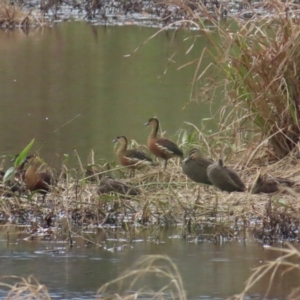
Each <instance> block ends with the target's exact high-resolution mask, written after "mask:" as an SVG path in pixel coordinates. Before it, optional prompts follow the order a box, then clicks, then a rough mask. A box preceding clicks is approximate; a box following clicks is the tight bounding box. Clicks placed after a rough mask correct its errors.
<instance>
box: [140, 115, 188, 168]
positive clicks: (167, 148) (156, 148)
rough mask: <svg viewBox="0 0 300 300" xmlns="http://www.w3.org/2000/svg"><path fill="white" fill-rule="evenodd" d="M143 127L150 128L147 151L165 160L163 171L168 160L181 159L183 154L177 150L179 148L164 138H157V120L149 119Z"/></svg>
mask: <svg viewBox="0 0 300 300" xmlns="http://www.w3.org/2000/svg"><path fill="white" fill-rule="evenodd" d="M144 125H145V126H148V125H149V126H151V127H152V130H151V133H150V135H149V137H148V142H147V144H148V148H149V150H150V151H151V152H152V153H153V154H154V155H155V156H157V157H160V158H162V159H164V160H165V165H164V169H166V168H167V164H168V159H170V158H172V157H174V156H179V157H181V158H183V152H182V151H181V150H180V149H179V147H178V146H177V145H176V144H175V143H173V142H172V141H170V140H168V139H166V138H159V137H157V132H158V129H159V121H158V119H157V118H151V119H149V121H148V122H147V123H145V124H144Z"/></svg>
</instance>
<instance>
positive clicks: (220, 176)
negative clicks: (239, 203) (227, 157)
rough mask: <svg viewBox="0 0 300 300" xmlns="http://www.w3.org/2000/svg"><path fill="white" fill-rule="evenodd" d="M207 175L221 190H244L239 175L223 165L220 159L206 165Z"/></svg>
mask: <svg viewBox="0 0 300 300" xmlns="http://www.w3.org/2000/svg"><path fill="white" fill-rule="evenodd" d="M207 175H208V178H209V180H210V181H211V182H212V184H213V185H214V186H216V187H217V188H218V189H220V190H222V191H227V192H229V193H230V192H244V191H245V189H246V187H245V184H244V183H243V181H242V180H241V178H240V177H239V175H238V174H237V173H236V172H235V171H234V170H232V169H229V168H227V167H225V166H223V160H222V159H219V160H218V161H217V162H215V163H213V164H211V165H210V166H208V167H207Z"/></svg>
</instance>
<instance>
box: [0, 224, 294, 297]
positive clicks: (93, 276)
mask: <svg viewBox="0 0 300 300" xmlns="http://www.w3.org/2000/svg"><path fill="white" fill-rule="evenodd" d="M84 236H85V237H88V238H89V239H91V241H93V242H97V243H99V244H101V245H103V247H101V248H99V247H95V246H94V245H93V244H91V243H88V242H86V240H83V239H81V238H76V239H75V245H74V247H73V248H69V246H68V245H67V244H66V243H64V242H60V241H52V242H51V241H41V240H39V241H36V240H32V241H29V240H26V239H24V238H25V237H26V234H25V233H10V234H4V233H2V234H1V236H0V263H1V269H0V276H5V275H16V276H22V277H27V276H29V275H34V276H35V278H36V279H37V280H38V281H39V282H40V283H41V284H45V285H46V286H47V288H48V289H49V292H50V294H51V296H52V297H53V298H54V299H71V298H72V299H75V298H78V299H91V298H92V297H93V296H94V295H95V293H96V291H97V289H98V288H99V287H100V286H101V285H103V284H104V283H107V282H108V281H110V280H113V279H115V278H117V277H118V276H120V275H121V274H122V273H123V272H124V271H125V270H127V269H129V268H131V267H132V265H133V264H134V263H135V262H137V260H138V259H139V258H140V257H142V256H143V255H155V254H157V255H167V256H169V257H170V258H171V260H172V261H173V262H174V263H175V264H176V265H177V267H178V269H179V272H180V274H181V276H182V279H183V284H184V288H185V290H186V293H187V298H188V299H199V298H201V299H202V298H205V299H216V298H217V299H225V298H226V297H228V296H231V295H233V294H236V293H240V292H241V291H242V290H243V288H244V284H245V281H246V280H247V278H248V277H249V276H250V275H251V270H252V269H253V268H255V267H258V266H260V265H262V264H263V263H265V262H266V261H269V260H274V259H276V258H277V257H278V256H279V254H280V253H277V252H273V251H269V250H268V249H265V248H263V247H261V245H259V244H258V243H257V242H255V241H254V240H251V239H248V240H247V241H246V242H242V241H234V242H227V243H223V244H216V243H209V242H201V243H197V242H195V243H189V242H187V241H184V240H182V239H181V238H180V235H179V234H178V230H175V229H174V230H167V231H162V232H157V233H156V234H154V235H153V234H152V236H153V237H154V236H156V237H157V238H158V237H159V239H157V238H155V239H153V240H151V239H149V236H151V233H149V232H147V233H146V232H145V231H140V232H138V231H137V234H136V237H135V238H134V239H133V240H131V241H130V242H129V239H128V238H127V237H126V236H125V235H124V234H121V233H118V232H114V231H110V230H107V231H106V230H102V229H98V230H95V231H90V233H85V234H84ZM269 279H270V278H269V277H268V276H267V277H266V278H265V279H263V280H261V282H260V283H259V284H258V285H256V286H255V288H254V289H253V292H252V293H251V295H250V296H249V299H261V298H262V295H264V293H265V291H266V287H267V286H268V284H269ZM144 284H145V282H144ZM147 286H149V287H151V288H153V290H157V288H158V287H159V286H160V285H159V282H157V281H156V280H153V281H149V282H147ZM297 286H298V276H297V275H296V276H295V274H294V272H292V273H290V275H289V276H286V277H281V276H279V275H278V276H275V278H274V285H273V286H272V289H271V291H270V293H269V294H268V297H267V299H274V298H275V299H284V298H285V296H286V295H287V294H289V293H290V291H291V288H293V287H297ZM1 294H2V295H4V294H5V293H4V291H3V290H2V292H1Z"/></svg>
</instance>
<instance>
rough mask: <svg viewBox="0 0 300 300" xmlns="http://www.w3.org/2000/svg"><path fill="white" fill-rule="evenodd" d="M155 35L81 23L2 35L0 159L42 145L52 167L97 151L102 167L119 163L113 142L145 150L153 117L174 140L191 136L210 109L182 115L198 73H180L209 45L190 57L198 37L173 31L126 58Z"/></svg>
mask: <svg viewBox="0 0 300 300" xmlns="http://www.w3.org/2000/svg"><path fill="white" fill-rule="evenodd" d="M155 32H156V29H151V28H139V27H129V26H128V27H107V28H105V27H90V26H89V25H87V24H85V23H80V22H77V23H74V22H73V23H64V24H59V25H57V26H55V27H53V28H45V29H40V30H32V31H30V32H29V35H28V36H26V35H25V34H24V33H23V32H21V31H17V30H16V31H13V32H4V31H0V41H1V43H0V45H1V46H0V66H1V72H0V90H1V102H0V107H1V110H0V111H1V118H0V126H1V128H3V129H5V130H2V133H1V142H2V143H1V153H0V154H1V155H4V154H15V153H18V152H19V151H20V149H22V148H23V147H24V146H25V145H26V144H27V143H28V142H29V141H30V140H31V139H32V138H36V143H35V150H38V149H39V148H40V147H42V149H41V151H40V154H41V155H42V156H43V157H44V158H45V159H46V160H48V161H49V163H51V162H52V161H53V159H54V157H55V154H59V155H61V154H63V153H68V154H70V155H73V149H77V150H78V152H79V155H80V156H81V157H82V158H85V157H87V155H88V152H89V150H90V149H94V150H95V153H96V159H105V160H112V159H114V160H115V157H114V154H113V146H112V144H111V139H112V138H114V137H115V136H117V135H126V136H128V138H133V139H135V140H137V141H138V142H139V143H144V144H145V143H146V139H147V136H148V131H147V129H146V128H144V127H143V124H144V123H145V122H146V121H147V120H148V119H149V117H152V116H158V117H159V118H160V119H161V122H162V127H163V130H166V131H167V134H168V135H169V136H171V135H174V134H175V133H176V132H177V130H178V129H180V128H183V127H185V128H187V129H190V127H189V126H187V125H184V122H185V121H188V122H191V123H194V124H196V125H197V126H199V125H200V123H201V120H202V118H203V117H207V116H208V115H209V106H208V105H204V104H201V105H197V104H196V103H191V104H189V105H187V106H186V108H185V109H183V107H184V105H185V104H187V102H188V101H189V95H190V92H191V82H192V79H193V76H194V67H193V66H190V67H186V68H183V69H181V70H180V71H178V70H177V68H178V67H179V66H181V65H183V64H184V63H186V62H188V61H190V60H192V59H195V58H197V57H199V54H200V53H201V51H202V48H203V47H204V46H206V43H205V40H201V39H199V41H198V42H197V43H196V44H195V46H194V48H193V50H192V51H191V52H190V54H189V56H186V55H184V53H185V52H186V51H187V50H188V49H189V47H190V45H191V43H192V42H193V41H192V40H187V41H185V42H183V39H184V38H186V37H188V36H192V35H195V34H196V33H191V32H188V31H179V32H177V33H176V34H174V32H173V31H169V32H165V33H162V34H160V35H158V36H157V37H156V38H155V39H153V40H151V41H150V42H149V43H148V44H147V45H146V46H143V47H142V48H141V49H140V50H139V51H137V52H136V53H134V54H132V55H131V56H130V57H124V55H125V54H130V53H133V51H134V49H135V48H136V47H138V46H139V45H141V44H142V43H143V41H145V40H146V39H147V38H148V37H149V36H150V35H152V34H154V33H155ZM173 54H175V55H174V56H173ZM207 63H209V62H207ZM165 72H166V73H165ZM71 120H73V121H71Z"/></svg>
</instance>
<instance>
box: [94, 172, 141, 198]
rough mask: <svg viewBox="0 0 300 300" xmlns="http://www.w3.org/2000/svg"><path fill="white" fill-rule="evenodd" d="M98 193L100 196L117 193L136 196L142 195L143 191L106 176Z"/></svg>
mask: <svg viewBox="0 0 300 300" xmlns="http://www.w3.org/2000/svg"><path fill="white" fill-rule="evenodd" d="M97 192H98V194H99V195H101V194H107V193H111V192H115V193H118V194H122V195H130V196H136V195H138V194H140V193H141V191H140V190H139V189H138V188H136V187H135V186H133V185H130V184H126V183H124V182H122V181H120V180H116V179H113V178H112V177H110V176H104V177H103V178H102V179H101V181H100V185H99V187H98V189H97Z"/></svg>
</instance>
